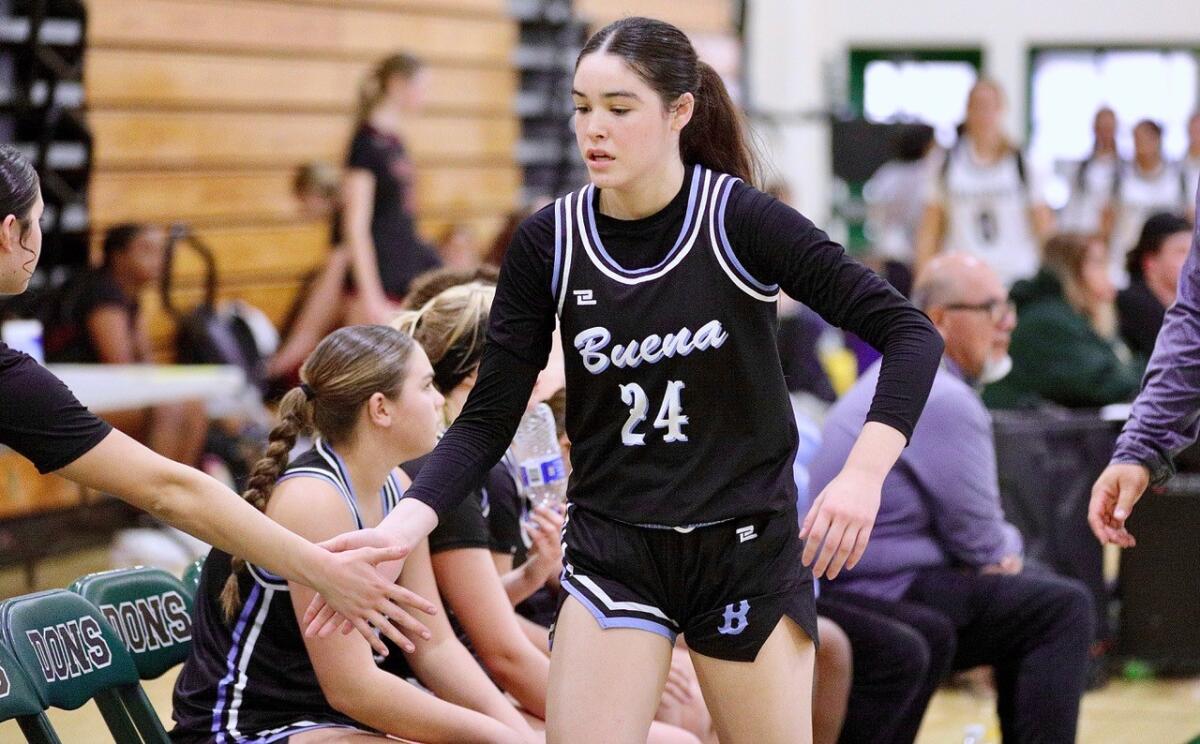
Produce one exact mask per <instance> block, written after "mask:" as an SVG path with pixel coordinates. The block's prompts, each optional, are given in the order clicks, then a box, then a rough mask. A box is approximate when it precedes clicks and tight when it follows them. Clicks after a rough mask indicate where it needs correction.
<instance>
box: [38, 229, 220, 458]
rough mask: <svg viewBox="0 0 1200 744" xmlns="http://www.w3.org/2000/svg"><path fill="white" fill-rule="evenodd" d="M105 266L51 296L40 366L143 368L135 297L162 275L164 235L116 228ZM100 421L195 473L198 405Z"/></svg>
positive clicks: (201, 428)
mask: <svg viewBox="0 0 1200 744" xmlns="http://www.w3.org/2000/svg"><path fill="white" fill-rule="evenodd" d="M102 245H103V252H104V263H103V264H102V265H101V266H100V267H99V268H96V269H92V270H90V271H86V272H83V273H81V274H79V275H78V276H76V277H74V278H72V280H71V281H70V282H68V283H67V284H66V285H64V286H63V287H62V289H61V290H60V291H59V292H57V293H56V295H55V298H54V300H53V301H52V302H51V303H49V305H50V307H49V308H48V309H47V311H46V313H45V319H44V321H43V322H44V323H45V326H46V334H45V348H46V361H49V362H62V363H73V364H148V363H150V362H152V361H154V360H153V359H152V358H151V348H150V331H149V329H148V327H147V325H146V316H145V315H144V314H143V313H142V309H141V302H140V297H141V295H142V293H143V292H145V291H146V290H147V289H149V288H151V287H153V286H155V284H156V283H157V282H158V280H159V278H160V276H161V275H162V270H163V263H164V261H165V259H166V252H167V234H166V231H165V230H163V229H162V228H161V227H158V226H156V225H146V224H121V225H114V226H113V227H110V228H109V229H108V230H107V231H106V232H105V234H104V242H103V244H102ZM104 419H105V420H106V421H108V423H110V424H112V425H113V426H115V427H117V428H118V429H120V430H121V431H123V432H125V433H126V434H128V435H129V436H131V437H133V438H134V439H136V440H138V441H139V442H142V443H143V444H145V445H146V446H148V447H150V449H152V450H154V451H155V452H157V453H158V454H160V455H162V456H163V457H166V458H167V459H168V460H174V461H176V462H181V463H183V464H185V465H192V466H195V465H196V464H197V463H198V462H199V460H200V453H201V452H202V451H203V449H204V439H205V434H206V433H207V431H208V414H207V411H206V410H205V407H204V401H202V400H189V401H180V402H175V403H163V404H161V405H157V406H153V407H150V408H143V409H129V410H120V411H106V412H105V414H104Z"/></svg>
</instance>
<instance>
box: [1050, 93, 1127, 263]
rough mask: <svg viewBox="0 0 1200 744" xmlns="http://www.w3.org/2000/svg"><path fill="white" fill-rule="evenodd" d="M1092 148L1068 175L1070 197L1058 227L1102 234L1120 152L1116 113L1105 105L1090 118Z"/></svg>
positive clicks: (1117, 180) (1109, 216)
mask: <svg viewBox="0 0 1200 744" xmlns="http://www.w3.org/2000/svg"><path fill="white" fill-rule="evenodd" d="M1092 138H1093V139H1092V151H1091V152H1090V153H1089V154H1088V156H1087V157H1086V158H1084V159H1083V160H1082V161H1080V163H1079V167H1078V168H1077V169H1076V170H1075V174H1074V176H1073V177H1072V178H1071V198H1070V199H1069V200H1068V201H1067V204H1066V206H1065V207H1063V211H1062V217H1061V218H1060V229H1061V230H1063V231H1064V232H1078V233H1089V234H1093V233H1094V234H1099V235H1103V236H1104V238H1105V240H1107V239H1108V238H1109V237H1110V236H1111V234H1112V228H1113V224H1112V222H1113V216H1114V215H1113V205H1112V200H1113V197H1114V196H1116V191H1117V188H1118V187H1119V186H1120V184H1121V169H1122V168H1123V167H1124V164H1123V163H1122V162H1121V154H1120V153H1119V152H1117V114H1116V112H1115V111H1113V110H1112V109H1111V108H1109V107H1108V106H1103V107H1101V108H1100V109H1099V110H1097V111H1096V115H1095V116H1094V117H1093V118H1092Z"/></svg>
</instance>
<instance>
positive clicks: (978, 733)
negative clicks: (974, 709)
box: [963, 723, 987, 744]
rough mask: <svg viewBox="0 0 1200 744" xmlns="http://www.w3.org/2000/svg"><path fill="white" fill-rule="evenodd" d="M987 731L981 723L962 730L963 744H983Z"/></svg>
mask: <svg viewBox="0 0 1200 744" xmlns="http://www.w3.org/2000/svg"><path fill="white" fill-rule="evenodd" d="M986 734H987V729H986V728H984V726H983V724H981V723H972V724H970V725H969V726H967V727H966V728H964V729H963V744H983V742H984V736H985V735H986Z"/></svg>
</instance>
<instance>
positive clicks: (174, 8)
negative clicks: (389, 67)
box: [88, 0, 517, 65]
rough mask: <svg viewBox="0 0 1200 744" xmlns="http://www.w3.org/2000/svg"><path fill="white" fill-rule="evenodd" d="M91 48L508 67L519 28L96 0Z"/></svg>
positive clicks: (292, 9)
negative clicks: (395, 58) (402, 56)
mask: <svg viewBox="0 0 1200 744" xmlns="http://www.w3.org/2000/svg"><path fill="white" fill-rule="evenodd" d="M91 7H92V12H91V15H90V20H91V22H90V24H89V28H88V35H89V41H90V42H91V44H92V47H93V48H104V47H118V48H134V47H144V48H162V49H167V50H168V51H180V50H195V51H200V52H204V53H213V52H233V53H238V52H249V53H257V54H270V55H278V56H284V57H291V58H302V57H308V56H311V55H314V54H315V55H322V56H331V57H344V58H349V59H357V60H362V61H366V62H372V61H374V60H376V59H378V58H381V57H384V56H386V55H388V54H391V53H392V52H394V51H396V50H397V49H404V50H406V51H408V52H410V53H412V54H415V55H417V56H419V57H421V58H423V59H426V60H428V61H430V62H448V63H450V64H454V65H464V64H497V65H507V64H508V62H509V57H510V55H511V53H512V48H513V46H514V44H515V43H516V33H517V30H516V27H515V26H514V25H513V24H512V23H511V22H509V21H508V19H506V18H504V17H502V16H501V17H487V16H483V17H478V16H475V17H462V16H443V15H437V14H424V13H421V14H414V13H397V12H396V11H395V10H389V9H387V8H378V9H364V8H356V7H353V6H346V5H343V6H333V5H328V6H322V5H308V4H299V3H280V2H263V1H262V0H137V2H129V0H91Z"/></svg>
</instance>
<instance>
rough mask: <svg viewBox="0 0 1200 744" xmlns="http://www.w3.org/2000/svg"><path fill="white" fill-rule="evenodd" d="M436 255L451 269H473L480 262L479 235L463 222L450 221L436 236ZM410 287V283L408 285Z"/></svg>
mask: <svg viewBox="0 0 1200 744" xmlns="http://www.w3.org/2000/svg"><path fill="white" fill-rule="evenodd" d="M437 250H438V255H439V256H440V257H441V260H442V265H443V266H445V267H447V268H451V269H468V270H469V269H474V268H475V267H476V266H478V265H479V264H480V262H481V259H480V256H479V254H480V252H481V249H480V245H479V236H478V235H476V234H475V228H473V227H471V225H469V224H468V223H465V222H452V223H451V224H449V225H447V226H446V228H445V230H443V231H442V235H441V237H440V238H438V244H437ZM410 287H411V285H410Z"/></svg>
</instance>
